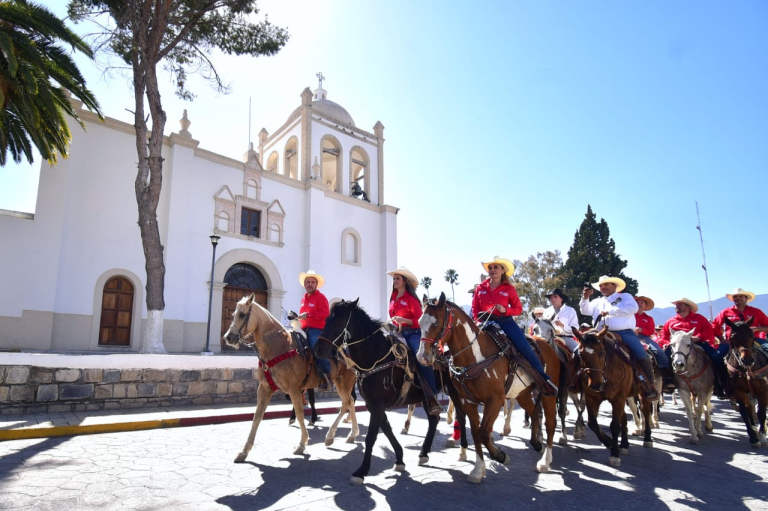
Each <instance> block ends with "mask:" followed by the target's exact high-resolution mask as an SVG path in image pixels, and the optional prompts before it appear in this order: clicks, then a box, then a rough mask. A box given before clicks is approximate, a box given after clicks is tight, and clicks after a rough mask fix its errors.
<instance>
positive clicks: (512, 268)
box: [480, 256, 515, 277]
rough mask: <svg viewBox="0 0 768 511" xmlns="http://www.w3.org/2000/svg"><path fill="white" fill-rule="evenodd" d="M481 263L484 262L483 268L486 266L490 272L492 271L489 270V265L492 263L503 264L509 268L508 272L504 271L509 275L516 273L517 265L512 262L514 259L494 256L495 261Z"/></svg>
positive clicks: (486, 269)
mask: <svg viewBox="0 0 768 511" xmlns="http://www.w3.org/2000/svg"><path fill="white" fill-rule="evenodd" d="M480 264H482V265H483V268H485V271H487V272H489V273H490V271H489V270H488V267H489V266H490V265H492V264H500V265H501V266H503V267H504V268H505V269H506V270H507V271H506V272H504V274H505V275H506V276H507V277H511V276H512V274H513V273H515V265H514V264H512V261H510V260H509V259H504V258H502V257H499V256H493V261H491V262H490V263H480Z"/></svg>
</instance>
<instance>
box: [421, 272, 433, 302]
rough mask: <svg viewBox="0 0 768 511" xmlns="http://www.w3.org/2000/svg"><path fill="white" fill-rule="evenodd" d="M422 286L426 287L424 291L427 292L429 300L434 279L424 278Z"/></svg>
mask: <svg viewBox="0 0 768 511" xmlns="http://www.w3.org/2000/svg"><path fill="white" fill-rule="evenodd" d="M421 285H422V287H424V289H426V290H427V298H429V286H431V285H432V278H431V277H424V278H423V279H421Z"/></svg>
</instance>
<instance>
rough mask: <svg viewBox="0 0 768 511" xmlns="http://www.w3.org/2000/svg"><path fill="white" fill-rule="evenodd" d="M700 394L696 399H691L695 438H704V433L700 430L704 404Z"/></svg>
mask: <svg viewBox="0 0 768 511" xmlns="http://www.w3.org/2000/svg"><path fill="white" fill-rule="evenodd" d="M702 397H703V396H702V395H701V393H699V395H698V397H696V398H694V399H693V419H694V427H695V428H696V438H704V432H703V431H702V430H701V416H702V414H703V411H704V407H705V404H704V403H705V402H704V400H703V399H702Z"/></svg>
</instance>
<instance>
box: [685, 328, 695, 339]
mask: <svg viewBox="0 0 768 511" xmlns="http://www.w3.org/2000/svg"><path fill="white" fill-rule="evenodd" d="M695 333H696V329H695V328H692V329H691V331H690V332H686V333H685V335H690V336H691V337H693V334H695Z"/></svg>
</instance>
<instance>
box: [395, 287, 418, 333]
mask: <svg viewBox="0 0 768 511" xmlns="http://www.w3.org/2000/svg"><path fill="white" fill-rule="evenodd" d="M395 316H400V317H401V318H405V319H410V320H411V323H412V324H410V325H408V324H401V323H398V322H397V321H395V322H394V323H395V324H396V325H397V326H399V327H402V328H406V329H408V328H419V318H421V302H420V301H419V299H418V298H416V297H415V296H413V295H412V294H410V293H408V292H405V293H403V296H401V297H400V298H397V291H393V292H392V296H390V297H389V317H390V318H394V317H395Z"/></svg>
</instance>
